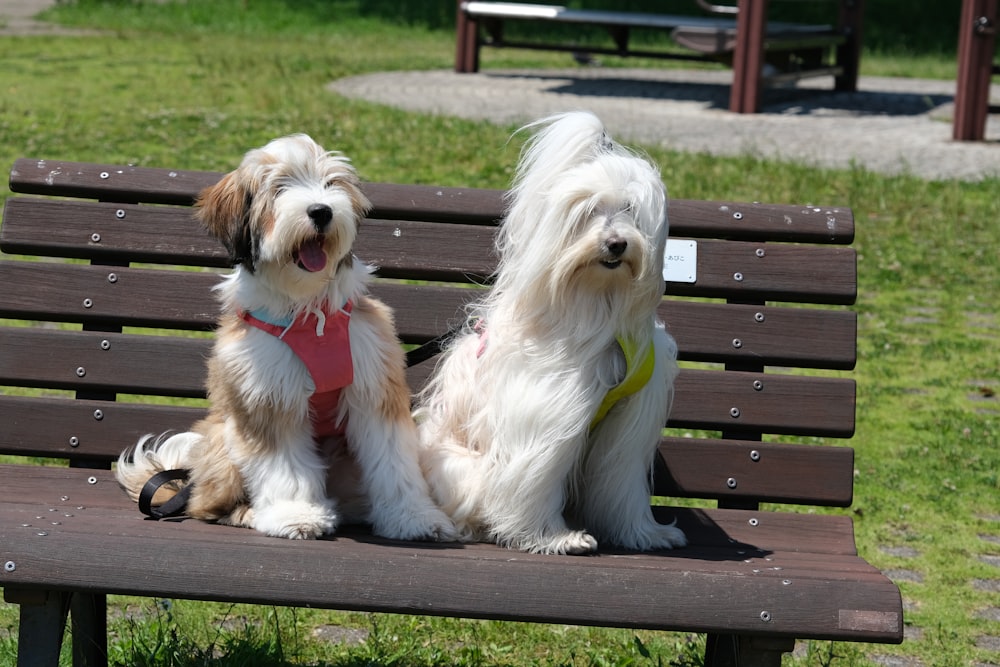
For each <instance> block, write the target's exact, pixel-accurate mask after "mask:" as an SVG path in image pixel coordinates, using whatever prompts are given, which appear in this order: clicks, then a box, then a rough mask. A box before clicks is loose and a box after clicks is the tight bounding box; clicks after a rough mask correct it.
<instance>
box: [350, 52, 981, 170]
mask: <svg viewBox="0 0 1000 667" xmlns="http://www.w3.org/2000/svg"><path fill="white" fill-rule="evenodd" d="M730 80H731V74H730V73H729V72H723V71H711V72H706V71H687V70H670V69H612V68H600V67H574V68H571V69H569V68H568V69H560V70H486V71H483V72H480V73H477V74H456V73H454V72H451V71H447V70H436V71H422V72H385V73H377V74H368V75H362V76H356V77H350V78H346V79H340V80H338V81H334V82H333V83H331V84H330V89H331V90H333V91H335V92H337V93H339V94H341V95H344V96H346V97H350V98H358V99H364V100H368V101H371V102H378V103H381V104H386V105H390V106H394V107H398V108H402V109H408V110H411V111H423V112H430V113H438V114H447V115H452V116H458V117H462V118H469V119H477V120H490V121H493V122H497V123H504V124H507V123H510V124H517V123H523V122H526V121H529V120H532V119H534V118H537V117H540V116H542V115H545V114H549V113H553V112H557V111H566V110H571V109H580V108H584V109H590V110H591V111H593V112H595V113H596V114H598V115H599V116H600V117H601V118H602V119H603V120H604V122H605V123H606V124H607V125H608V129H609V130H610V131H611V133H612V134H614V135H615V136H617V137H619V138H620V139H622V140H624V141H634V142H643V143H647V144H658V145H662V146H665V147H668V148H674V149H677V150H682V151H694V152H706V153H711V154H714V155H739V154H745V153H750V154H753V155H759V156H762V157H768V158H778V159H788V160H794V161H800V162H804V163H807V164H810V165H815V166H820V167H835V168H844V167H849V166H851V165H852V164H858V165H860V166H863V167H865V168H867V169H870V170H872V171H877V172H881V173H887V174H896V173H912V174H914V175H917V176H920V177H923V178H928V179H947V178H957V179H964V180H980V179H982V178H984V177H989V176H1000V117H998V116H992V117H991V118H990V121H989V123H988V127H987V140H986V141H983V142H954V141H952V140H951V131H952V128H951V111H952V107H953V104H952V101H953V96H954V92H955V91H954V88H955V84H954V82H953V81H923V80H916V79H889V78H874V77H862V79H861V82H860V85H859V88H860V90H859V91H858V92H856V93H833V92H831V91H830V88H831V86H832V79H825V80H824V79H815V80H811V81H804V82H801V84H800V86H801V87H800V88H799V89H796V90H776V91H769V92H768V93H767V94H766V96H765V102H766V106H765V108H764V109H763V113H759V114H752V115H741V114H732V113H729V112H728V111H727V110H726V108H727V106H728V95H729V82H730ZM993 95H994V97H995V98H996V99H998V100H1000V86H998V85H994V86H993Z"/></svg>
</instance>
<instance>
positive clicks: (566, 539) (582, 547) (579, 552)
mask: <svg viewBox="0 0 1000 667" xmlns="http://www.w3.org/2000/svg"><path fill="white" fill-rule="evenodd" d="M525 550H526V551H533V552H536V553H543V554H568V555H570V556H583V555H586V554H590V553H594V552H595V551H597V540H596V539H595V538H594V536H593V535H591V534H590V533H588V532H586V531H583V530H573V531H567V532H565V533H559V534H558V535H555V536H551V537H550V538H549V539H548V540H545V541H539V543H537V544H529V545H526V549H525Z"/></svg>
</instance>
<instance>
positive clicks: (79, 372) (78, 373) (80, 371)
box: [76, 366, 87, 378]
mask: <svg viewBox="0 0 1000 667" xmlns="http://www.w3.org/2000/svg"><path fill="white" fill-rule="evenodd" d="M86 374H87V369H86V368H84V367H83V366H79V367H77V369H76V376H77V377H80V378H82V377H83V376H84V375H86Z"/></svg>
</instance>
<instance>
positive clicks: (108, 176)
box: [101, 171, 111, 179]
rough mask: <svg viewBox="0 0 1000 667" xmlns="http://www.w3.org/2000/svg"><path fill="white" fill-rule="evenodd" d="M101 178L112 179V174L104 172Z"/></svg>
mask: <svg viewBox="0 0 1000 667" xmlns="http://www.w3.org/2000/svg"><path fill="white" fill-rule="evenodd" d="M101 178H102V179H104V178H111V174H109V173H108V172H106V171H102V172H101Z"/></svg>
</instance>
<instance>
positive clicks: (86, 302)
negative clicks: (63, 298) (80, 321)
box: [83, 299, 94, 308]
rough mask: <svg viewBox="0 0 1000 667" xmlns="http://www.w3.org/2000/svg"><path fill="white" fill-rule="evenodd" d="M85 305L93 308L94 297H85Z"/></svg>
mask: <svg viewBox="0 0 1000 667" xmlns="http://www.w3.org/2000/svg"><path fill="white" fill-rule="evenodd" d="M83 307H84V308H93V307H94V300H93V299H84V300H83Z"/></svg>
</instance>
